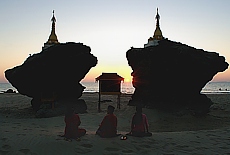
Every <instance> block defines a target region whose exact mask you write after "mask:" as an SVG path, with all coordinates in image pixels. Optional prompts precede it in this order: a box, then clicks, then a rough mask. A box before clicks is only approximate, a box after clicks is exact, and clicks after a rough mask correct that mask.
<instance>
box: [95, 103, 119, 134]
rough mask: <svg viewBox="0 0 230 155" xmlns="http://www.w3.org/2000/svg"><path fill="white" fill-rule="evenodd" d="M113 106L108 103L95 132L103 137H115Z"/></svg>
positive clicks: (115, 119) (115, 125)
mask: <svg viewBox="0 0 230 155" xmlns="http://www.w3.org/2000/svg"><path fill="white" fill-rule="evenodd" d="M114 109H115V108H114V107H113V106H111V105H109V106H108V109H107V115H106V116H105V117H104V119H103V120H102V122H101V124H100V126H99V128H98V129H97V132H96V134H97V135H99V136H100V137H103V138H109V137H115V136H118V135H117V117H116V116H115V115H114V114H113V112H114Z"/></svg>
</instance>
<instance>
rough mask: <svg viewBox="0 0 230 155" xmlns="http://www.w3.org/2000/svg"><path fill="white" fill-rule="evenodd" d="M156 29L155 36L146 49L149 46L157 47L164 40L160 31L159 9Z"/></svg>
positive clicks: (151, 38)
mask: <svg viewBox="0 0 230 155" xmlns="http://www.w3.org/2000/svg"><path fill="white" fill-rule="evenodd" d="M155 19H156V29H155V31H154V34H153V36H152V37H150V38H149V39H148V43H147V44H145V45H144V47H148V46H156V45H158V41H160V40H162V39H164V37H163V35H162V32H161V29H160V15H159V13H158V8H157V14H156V17H155Z"/></svg>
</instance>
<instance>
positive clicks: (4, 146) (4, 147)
mask: <svg viewBox="0 0 230 155" xmlns="http://www.w3.org/2000/svg"><path fill="white" fill-rule="evenodd" d="M2 148H3V149H4V150H9V149H10V148H11V146H10V145H7V144H5V145H3V146H2Z"/></svg>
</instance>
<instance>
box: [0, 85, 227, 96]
mask: <svg viewBox="0 0 230 155" xmlns="http://www.w3.org/2000/svg"><path fill="white" fill-rule="evenodd" d="M81 84H82V85H83V86H85V87H86V88H85V89H84V92H91V93H93V92H99V87H98V85H99V83H97V82H81ZM8 89H13V90H14V91H16V92H18V91H17V89H16V88H14V87H13V86H12V85H11V84H10V83H0V93H4V91H6V90H8ZM153 89H154V88H153ZM134 91H135V88H134V87H133V86H132V83H131V82H122V83H121V92H122V93H125V94H133V93H134ZM167 91H168V92H169V93H170V91H173V88H167V89H166V92H167ZM181 91H186V89H185V90H181ZM201 93H203V94H226V93H227V94H230V82H208V83H207V84H206V85H205V87H204V88H203V89H202V91H201Z"/></svg>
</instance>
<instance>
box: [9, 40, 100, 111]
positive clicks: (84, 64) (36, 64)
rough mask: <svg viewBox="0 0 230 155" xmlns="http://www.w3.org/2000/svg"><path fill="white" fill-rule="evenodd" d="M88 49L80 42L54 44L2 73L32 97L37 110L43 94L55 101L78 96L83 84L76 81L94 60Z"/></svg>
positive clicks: (21, 90)
mask: <svg viewBox="0 0 230 155" xmlns="http://www.w3.org/2000/svg"><path fill="white" fill-rule="evenodd" d="M90 52H91V49H90V47H89V46H86V45H83V44H82V43H63V44H57V45H54V46H52V47H49V48H47V49H45V50H43V51H41V52H40V53H37V54H34V55H32V56H30V57H28V58H27V59H26V61H25V62H24V63H23V64H22V65H20V66H17V67H14V68H12V69H8V70H6V71H5V77H6V79H7V80H8V81H9V82H10V83H11V84H12V86H14V87H15V88H16V89H17V90H18V92H19V93H20V94H23V95H26V96H29V97H31V98H33V99H32V105H33V107H35V109H36V110H38V108H39V107H40V105H41V100H42V98H43V95H44V94H45V95H47V94H48V96H50V97H52V96H53V98H54V97H55V100H56V101H58V100H65V99H68V100H69V99H73V100H77V99H78V98H79V97H81V95H82V92H83V90H84V88H85V87H84V86H82V85H81V84H80V83H79V82H80V81H81V80H82V79H83V78H84V77H85V75H86V74H87V73H88V72H89V70H90V69H91V68H92V67H94V66H96V64H97V58H96V57H95V56H93V55H92V54H91V53H90Z"/></svg>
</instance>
